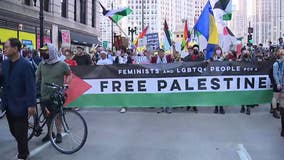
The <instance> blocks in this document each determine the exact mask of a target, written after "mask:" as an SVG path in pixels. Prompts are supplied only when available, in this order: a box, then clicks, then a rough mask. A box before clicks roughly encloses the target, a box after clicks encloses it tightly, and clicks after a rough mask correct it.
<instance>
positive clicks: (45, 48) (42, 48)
mask: <svg viewBox="0 0 284 160" xmlns="http://www.w3.org/2000/svg"><path fill="white" fill-rule="evenodd" d="M39 50H40V51H48V47H47V45H44V46H43V47H41V48H40V49H39Z"/></svg>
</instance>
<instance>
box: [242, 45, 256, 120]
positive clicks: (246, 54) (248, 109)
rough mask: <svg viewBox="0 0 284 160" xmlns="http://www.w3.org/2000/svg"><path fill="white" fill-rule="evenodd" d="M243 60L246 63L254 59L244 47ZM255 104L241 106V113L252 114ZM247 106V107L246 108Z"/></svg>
mask: <svg viewBox="0 0 284 160" xmlns="http://www.w3.org/2000/svg"><path fill="white" fill-rule="evenodd" d="M240 61H241V62H245V63H252V62H253V60H252V57H251V53H250V52H249V51H248V50H246V49H244V50H242V55H241V59H240ZM254 106H255V105H242V106H241V111H240V112H241V113H246V114H247V115H250V114H251V108H253V107H254ZM245 107H246V109H245Z"/></svg>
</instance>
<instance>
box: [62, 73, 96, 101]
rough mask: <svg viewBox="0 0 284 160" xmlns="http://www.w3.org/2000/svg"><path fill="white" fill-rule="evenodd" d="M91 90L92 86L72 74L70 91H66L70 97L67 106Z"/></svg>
mask: <svg viewBox="0 0 284 160" xmlns="http://www.w3.org/2000/svg"><path fill="white" fill-rule="evenodd" d="M90 88H92V86H91V85H90V84H88V83H86V82H85V81H84V80H82V79H81V78H79V77H78V76H76V75H75V74H73V73H72V80H71V82H70V84H69V89H68V90H67V91H66V93H67V95H68V97H67V99H66V102H65V105H69V104H70V103H72V102H73V101H74V100H76V99H77V98H79V97H80V96H82V95H83V94H84V93H85V92H86V91H87V90H89V89H90Z"/></svg>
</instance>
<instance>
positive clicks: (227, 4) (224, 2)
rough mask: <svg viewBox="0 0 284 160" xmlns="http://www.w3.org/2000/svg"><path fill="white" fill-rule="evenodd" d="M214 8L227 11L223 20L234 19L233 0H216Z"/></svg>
mask: <svg viewBox="0 0 284 160" xmlns="http://www.w3.org/2000/svg"><path fill="white" fill-rule="evenodd" d="M214 9H221V10H223V11H224V12H225V14H224V15H223V20H225V21H229V20H231V19H232V0H219V1H217V2H216V4H215V6H214Z"/></svg>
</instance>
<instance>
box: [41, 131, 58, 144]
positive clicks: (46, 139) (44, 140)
mask: <svg viewBox="0 0 284 160" xmlns="http://www.w3.org/2000/svg"><path fill="white" fill-rule="evenodd" d="M52 137H55V134H54V133H52ZM49 140H50V138H49V135H48V134H46V136H45V137H44V138H43V139H42V140H41V141H42V142H43V143H45V142H48V141H49Z"/></svg>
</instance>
